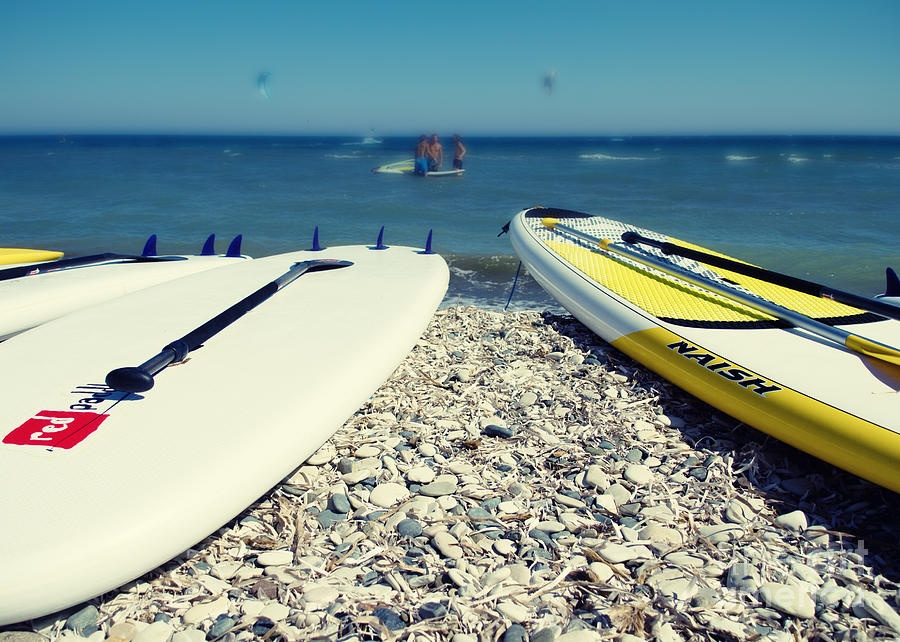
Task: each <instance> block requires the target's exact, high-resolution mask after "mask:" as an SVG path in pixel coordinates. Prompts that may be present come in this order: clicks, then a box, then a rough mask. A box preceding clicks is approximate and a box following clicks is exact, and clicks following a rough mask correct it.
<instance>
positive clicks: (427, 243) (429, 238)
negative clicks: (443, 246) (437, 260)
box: [422, 230, 434, 254]
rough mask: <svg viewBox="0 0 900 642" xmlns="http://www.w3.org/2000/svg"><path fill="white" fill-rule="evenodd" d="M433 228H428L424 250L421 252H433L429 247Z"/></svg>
mask: <svg viewBox="0 0 900 642" xmlns="http://www.w3.org/2000/svg"><path fill="white" fill-rule="evenodd" d="M433 231H434V230H428V238H426V239H425V251H424V252H422V254H434V252H433V251H432V249H431V233H432V232H433Z"/></svg>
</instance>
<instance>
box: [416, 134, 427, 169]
mask: <svg viewBox="0 0 900 642" xmlns="http://www.w3.org/2000/svg"><path fill="white" fill-rule="evenodd" d="M428 152H429V147H428V136H426V135H425V134H422V135H421V136H419V142H418V143H416V156H415V158H416V160H415V166H414V169H413V173H414V174H416V175H417V176H424V175H425V172H427V171H428Z"/></svg>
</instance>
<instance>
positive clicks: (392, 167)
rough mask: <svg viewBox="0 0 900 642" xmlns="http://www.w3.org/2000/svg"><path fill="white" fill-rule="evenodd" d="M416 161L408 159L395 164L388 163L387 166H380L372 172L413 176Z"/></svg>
mask: <svg viewBox="0 0 900 642" xmlns="http://www.w3.org/2000/svg"><path fill="white" fill-rule="evenodd" d="M415 163H416V161H415V159H412V158H410V159H407V160H402V161H397V162H395V163H388V164H386V165H379V166H378V167H376V168H375V169H373V170H372V173H373V174H412V173H413V171H414V170H415Z"/></svg>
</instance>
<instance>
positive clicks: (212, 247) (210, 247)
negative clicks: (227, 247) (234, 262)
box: [200, 234, 216, 256]
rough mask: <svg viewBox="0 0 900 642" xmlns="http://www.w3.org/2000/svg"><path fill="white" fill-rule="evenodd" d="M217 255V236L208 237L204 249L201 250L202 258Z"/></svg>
mask: <svg viewBox="0 0 900 642" xmlns="http://www.w3.org/2000/svg"><path fill="white" fill-rule="evenodd" d="M215 253H216V235H215V234H210V235H209V236H207V237H206V242H205V243H204V244H203V249H202V250H200V256H212V255H213V254H215Z"/></svg>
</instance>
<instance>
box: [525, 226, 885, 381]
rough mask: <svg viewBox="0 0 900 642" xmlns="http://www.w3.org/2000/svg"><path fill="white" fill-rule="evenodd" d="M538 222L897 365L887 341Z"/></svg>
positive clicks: (572, 230) (604, 241) (600, 240)
mask: <svg viewBox="0 0 900 642" xmlns="http://www.w3.org/2000/svg"><path fill="white" fill-rule="evenodd" d="M541 222H542V223H543V225H544V227H547V228H549V229H551V230H560V231H562V232H565V233H566V234H569V235H570V236H574V237H575V238H579V239H581V240H584V241H588V242H590V243H596V244H597V245H599V246H600V247H601V248H602V249H603V250H605V251H607V252H609V253H612V254H618V255H620V256H624V257H627V258H629V259H631V260H633V261H636V262H637V263H641V264H642V265H646V266H648V267H651V268H654V269H656V270H659V271H660V272H663V273H664V274H668V275H669V276H673V277H675V278H677V279H681V280H682V281H686V282H688V283H691V284H693V285H696V286H698V287H701V288H703V289H705V290H709V291H710V292H715V293H716V294H719V295H721V296H723V297H725V298H727V299H731V300H732V301H737V302H738V303H742V304H744V305H746V306H747V307H749V308H753V309H754V310H758V311H760V312H763V313H764V314H768V315H770V316H773V317H775V318H776V319H780V320H782V321H786V322H787V323H790V324H791V325H793V326H796V327H798V328H803V329H804V330H806V331H808V332H811V333H812V334H815V335H817V336H820V337H822V338H825V339H828V340H830V341H834V342H835V343H838V344H840V345H842V346H844V347H845V348H847V349H848V350H850V351H852V352H856V353H858V354H862V355H865V356H867V357H872V358H874V359H879V360H881V361H886V362H887V363H892V364H894V365H900V350H897V348H893V347H891V346H889V345H885V344H883V343H879V342H877V341H873V340H871V339H866V338H865V337H861V336H859V335H857V334H853V333H852V332H847V331H845V330H841V329H840V328H834V327H832V326H830V325H826V324H824V323H821V322H819V321H816V320H815V319H812V318H810V317H808V316H806V315H805V314H800V313H799V312H795V311H794V310H789V309H787V308H784V307H782V306H780V305H778V304H777V303H773V302H771V301H768V300H766V299H763V298H759V297H756V296H754V295H751V294H744V293H743V292H741V291H739V290H736V289H734V288H731V287H728V286H726V285H723V284H721V283H717V282H715V281H713V280H712V279H708V278H706V277H703V276H700V275H699V274H696V273H694V272H689V271H688V270H685V269H682V268H681V267H679V266H677V265H674V264H672V263H666V262H664V261H662V260H660V259H657V258H655V257H652V256H648V255H646V254H642V253H641V252H638V251H636V250H633V249H631V248H630V247H626V246H624V245H618V244H616V243H615V242H614V241H612V240H610V239H603V238H600V237H597V236H593V235H591V234H587V233H585V232H582V231H581V230H576V229H575V228H573V227H569V226H568V225H563V224H562V223H560V222H559V219H555V218H545V219H542V221H541Z"/></svg>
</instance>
